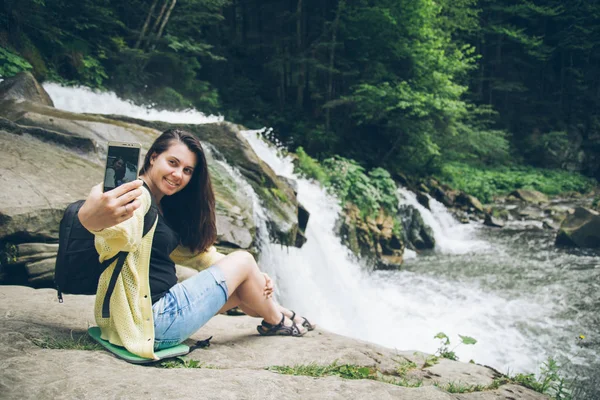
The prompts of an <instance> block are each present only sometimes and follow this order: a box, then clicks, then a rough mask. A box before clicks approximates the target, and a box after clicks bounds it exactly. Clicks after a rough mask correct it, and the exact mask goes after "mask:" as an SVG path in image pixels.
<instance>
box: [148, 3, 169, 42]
mask: <svg viewBox="0 0 600 400" xmlns="http://www.w3.org/2000/svg"><path fill="white" fill-rule="evenodd" d="M168 4H169V0H165V2H164V3H163V6H162V8H161V9H160V13H158V17H156V21H154V24H153V25H152V29H150V33H148V35H147V36H146V40H145V42H144V43H145V45H146V46H147V45H148V43H149V42H150V38H151V37H152V32H155V31H156V29H157V28H158V26H159V25H160V21H161V20H162V17H163V15H164V14H165V11H166V10H167V5H168Z"/></svg>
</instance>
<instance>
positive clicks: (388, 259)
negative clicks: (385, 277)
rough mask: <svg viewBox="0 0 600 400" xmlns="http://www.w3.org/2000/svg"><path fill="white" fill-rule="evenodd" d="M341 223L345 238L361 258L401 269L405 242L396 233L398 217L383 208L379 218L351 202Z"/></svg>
mask: <svg viewBox="0 0 600 400" xmlns="http://www.w3.org/2000/svg"><path fill="white" fill-rule="evenodd" d="M338 222H339V234H340V236H341V238H342V241H343V242H344V244H345V245H346V246H348V248H349V249H350V250H351V251H352V252H353V253H354V254H355V255H356V256H358V257H363V258H364V259H365V260H368V261H369V262H370V263H371V264H372V265H374V266H375V267H376V268H379V269H399V268H400V266H401V265H402V262H403V254H404V242H403V240H402V238H401V237H400V233H399V232H394V217H393V216H391V215H388V214H387V213H386V212H385V211H384V210H383V208H381V209H380V210H379V212H378V214H377V216H376V217H375V218H373V217H371V216H364V215H362V214H361V212H360V209H359V208H358V207H357V206H356V205H355V204H353V203H347V204H346V205H345V207H344V210H343V211H342V214H341V216H340V220H339V221H338Z"/></svg>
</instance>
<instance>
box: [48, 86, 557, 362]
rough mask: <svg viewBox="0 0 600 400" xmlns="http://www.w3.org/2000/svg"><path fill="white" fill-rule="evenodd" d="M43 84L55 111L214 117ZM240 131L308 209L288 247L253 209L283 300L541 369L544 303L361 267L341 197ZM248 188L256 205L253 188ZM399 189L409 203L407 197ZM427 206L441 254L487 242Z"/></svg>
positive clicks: (342, 322) (430, 347)
mask: <svg viewBox="0 0 600 400" xmlns="http://www.w3.org/2000/svg"><path fill="white" fill-rule="evenodd" d="M44 87H45V88H46V90H47V91H48V92H49V93H50V95H51V97H52V99H53V101H54V103H55V105H56V107H57V108H61V109H65V110H68V111H73V112H93V113H108V114H121V115H127V116H131V117H135V118H143V119H156V120H162V121H165V122H179V123H198V124H201V123H206V122H210V118H212V117H206V116H205V115H204V114H202V113H199V112H197V111H193V112H186V113H178V112H169V113H163V112H155V111H152V110H147V109H146V108H144V107H139V106H134V105H132V104H131V103H128V102H125V101H123V100H121V99H119V98H117V97H116V96H115V95H114V94H110V93H96V92H93V91H91V90H89V89H85V88H62V87H60V86H58V85H55V84H45V85H44ZM245 137H246V138H247V139H248V141H249V142H250V143H251V145H252V147H253V148H254V150H255V151H256V153H257V154H258V156H259V157H261V158H262V159H263V160H264V161H265V162H266V163H267V164H269V165H270V166H271V168H273V169H274V170H275V171H276V173H277V174H278V175H283V176H286V177H289V178H292V179H295V180H296V181H297V182H298V199H299V201H300V202H301V203H302V204H303V205H304V206H305V207H306V208H307V209H308V211H309V212H310V221H309V224H308V228H307V231H306V235H307V239H308V240H307V242H306V244H305V245H304V246H303V247H302V248H301V249H297V248H285V247H282V246H280V245H277V244H274V243H270V241H269V240H268V238H266V237H265V235H264V232H265V231H266V228H265V227H264V210H262V209H261V208H260V207H259V206H258V204H257V207H255V208H256V210H255V213H256V218H257V226H258V227H259V230H260V232H262V233H263V234H262V235H261V237H262V241H263V243H262V249H261V259H260V263H261V267H262V268H263V269H264V270H265V271H266V272H268V273H269V274H270V275H272V276H273V278H274V279H275V282H276V285H277V297H278V299H279V300H280V301H281V303H282V304H284V305H286V306H288V307H290V308H292V309H294V310H295V311H297V312H299V313H301V314H302V315H306V316H307V317H309V318H310V319H311V320H313V321H314V322H316V323H318V324H319V325H320V326H321V327H323V328H325V329H328V330H331V331H333V332H337V333H340V334H344V335H347V336H351V337H355V338H360V339H363V340H368V341H371V342H375V343H378V344H381V345H384V346H388V347H393V348H397V349H401V350H420V351H425V352H429V353H433V352H435V350H436V349H437V347H438V346H439V343H438V341H436V340H434V339H433V336H434V335H435V334H436V333H438V332H440V331H443V332H445V333H446V334H448V335H449V336H450V337H451V339H452V342H453V343H458V336H457V335H458V334H462V335H469V336H473V337H475V338H477V339H478V340H479V342H478V344H477V345H476V346H460V347H459V348H457V349H456V352H457V354H458V355H459V356H460V358H461V360H464V361H467V360H469V359H474V360H476V361H477V362H478V363H483V364H487V365H491V366H494V367H496V368H498V369H500V370H504V371H505V370H506V369H507V368H510V369H511V371H530V372H531V371H534V370H536V369H537V366H538V365H539V364H540V361H541V360H543V355H542V354H543V352H541V351H540V350H541V349H540V345H535V344H532V343H531V342H530V341H529V340H528V338H527V337H525V336H524V335H523V334H522V333H521V332H520V331H519V329H518V326H520V325H523V324H527V323H528V321H530V320H543V318H544V315H545V313H546V310H545V309H543V308H541V307H540V306H536V305H535V304H531V303H530V302H528V301H527V300H525V299H523V298H515V299H507V298H503V297H499V296H497V295H494V294H493V293H490V292H489V291H486V290H484V289H482V288H480V287H478V286H477V284H465V283H463V282H460V281H452V280H448V279H445V278H440V277H436V276H431V275H427V274H421V273H419V272H409V271H394V272H373V273H368V272H366V271H365V270H364V269H363V268H361V266H360V265H359V263H358V262H357V261H356V260H355V259H354V257H353V256H352V255H351V254H350V252H349V250H348V249H347V248H346V247H344V246H343V245H342V244H341V242H340V239H339V238H338V237H336V236H335V235H334V233H333V227H334V224H335V220H336V218H337V215H338V212H339V210H340V207H339V205H338V202H337V200H336V199H335V198H333V197H331V196H330V195H328V194H327V193H326V192H325V191H324V190H323V189H322V188H321V187H320V186H319V185H317V184H315V183H314V182H311V181H308V180H306V179H303V178H300V177H298V176H295V175H294V173H293V165H292V163H291V160H290V159H289V158H285V157H281V156H280V155H279V154H278V152H277V151H276V149H275V148H273V147H270V146H269V145H267V144H266V143H265V142H264V141H262V139H261V138H260V137H259V136H258V135H257V132H256V131H247V132H245ZM248 190H249V191H251V188H250V189H248ZM251 195H253V196H255V197H254V199H255V201H256V203H258V200H257V198H256V195H255V194H251ZM405 195H406V196H405V198H406V199H407V200H406V201H408V202H411V204H412V203H413V195H412V194H410V192H406V193H405ZM415 201H416V200H415ZM432 203H433V204H434V206H433V213H431V212H429V211H427V212H429V215H427V212H424V211H423V210H421V209H419V210H420V211H421V213H422V215H423V218H424V219H425V220H426V221H425V222H426V223H428V224H430V225H433V227H434V232H436V240H437V241H438V245H439V246H440V248H442V249H443V250H442V251H448V252H453V251H457V249H458V251H461V252H464V251H467V250H468V249H470V251H473V249H477V248H482V249H483V248H485V246H486V244H485V242H481V241H477V240H476V239H475V238H474V237H473V232H472V231H469V228H465V227H461V225H459V224H457V223H455V222H452V221H450V222H448V221H446V222H444V218H446V217H445V216H443V217H440V215H443V210H442V211H440V210H439V207H440V206H441V205H438V204H436V203H435V202H434V201H432ZM419 206H420V205H419ZM415 207H417V208H418V206H417V205H415ZM441 207H443V206H441ZM421 208H422V207H421ZM436 224H437V226H436ZM478 246H479V247H478ZM413 256H414V254H413Z"/></svg>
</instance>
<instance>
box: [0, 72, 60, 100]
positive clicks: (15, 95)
mask: <svg viewBox="0 0 600 400" xmlns="http://www.w3.org/2000/svg"><path fill="white" fill-rule="evenodd" d="M1 100H16V101H21V100H28V101H31V102H33V103H38V104H42V105H44V106H48V107H54V103H53V102H52V99H51V98H50V96H49V95H48V93H47V92H46V90H45V89H44V88H43V87H42V85H40V84H39V83H38V82H37V80H36V79H35V78H34V77H33V75H32V74H31V73H30V72H19V73H18V74H16V75H15V76H13V77H10V78H6V79H5V80H4V81H3V82H1V83H0V101H1Z"/></svg>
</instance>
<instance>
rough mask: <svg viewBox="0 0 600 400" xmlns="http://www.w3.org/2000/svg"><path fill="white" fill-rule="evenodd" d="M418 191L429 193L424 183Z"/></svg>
mask: <svg viewBox="0 0 600 400" xmlns="http://www.w3.org/2000/svg"><path fill="white" fill-rule="evenodd" d="M418 190H419V191H421V192H424V193H429V188H428V187H427V185H425V184H424V183H421V184H420V185H419V187H418Z"/></svg>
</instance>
